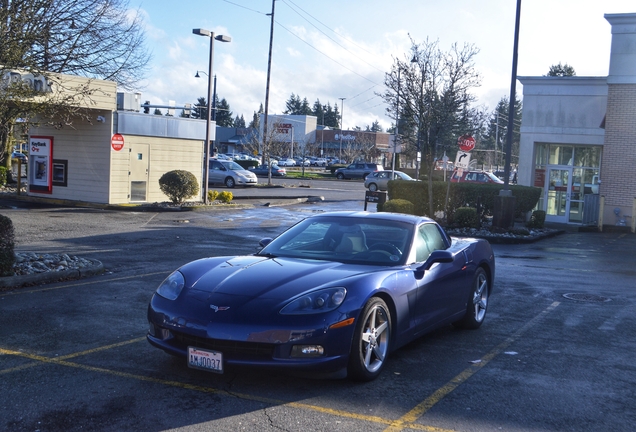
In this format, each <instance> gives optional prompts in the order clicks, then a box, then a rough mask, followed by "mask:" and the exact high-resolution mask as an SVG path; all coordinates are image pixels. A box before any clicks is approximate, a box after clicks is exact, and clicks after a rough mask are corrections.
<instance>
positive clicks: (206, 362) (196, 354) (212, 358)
mask: <svg viewBox="0 0 636 432" xmlns="http://www.w3.org/2000/svg"><path fill="white" fill-rule="evenodd" d="M188 367H191V368H194V369H203V370H206V371H210V372H216V373H223V353H220V352H218V351H207V350H202V349H200V348H194V347H188Z"/></svg>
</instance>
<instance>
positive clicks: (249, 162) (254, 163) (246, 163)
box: [234, 159, 260, 170]
mask: <svg viewBox="0 0 636 432" xmlns="http://www.w3.org/2000/svg"><path fill="white" fill-rule="evenodd" d="M234 162H236V163H237V164H239V165H240V166H242V167H243V169H246V170H248V169H250V168H256V167H257V166H259V165H260V162H259V161H255V160H243V159H239V160H235V161H234Z"/></svg>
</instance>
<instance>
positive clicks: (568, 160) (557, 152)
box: [548, 145, 574, 165]
mask: <svg viewBox="0 0 636 432" xmlns="http://www.w3.org/2000/svg"><path fill="white" fill-rule="evenodd" d="M573 151H574V149H573V148H572V147H570V146H559V145H551V146H550V157H549V159H548V163H549V164H551V165H572V153H573Z"/></svg>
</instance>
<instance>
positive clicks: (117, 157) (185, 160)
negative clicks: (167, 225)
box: [109, 135, 203, 204]
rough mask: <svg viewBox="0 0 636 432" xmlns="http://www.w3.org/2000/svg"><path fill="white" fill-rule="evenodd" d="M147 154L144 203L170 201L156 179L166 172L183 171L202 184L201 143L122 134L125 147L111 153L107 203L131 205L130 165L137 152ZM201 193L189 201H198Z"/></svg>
mask: <svg viewBox="0 0 636 432" xmlns="http://www.w3.org/2000/svg"><path fill="white" fill-rule="evenodd" d="M144 151H147V152H148V153H147V154H145V155H144V157H147V158H148V177H147V181H148V189H147V193H148V194H147V199H146V202H150V203H152V202H164V201H169V199H168V197H167V196H166V195H165V194H164V193H163V192H161V189H160V188H159V179H160V178H161V176H162V175H164V174H165V173H167V172H168V171H173V170H185V171H189V172H191V173H192V174H194V176H195V177H196V178H197V182H198V183H199V185H201V184H202V181H203V157H202V156H203V150H202V143H201V141H197V140H186V139H176V138H158V137H148V136H137V135H124V148H123V149H122V150H120V151H114V150H112V151H111V156H110V157H111V163H112V167H113V169H112V172H111V189H110V198H109V203H110V204H122V203H129V202H131V185H130V182H131V177H130V172H131V163H134V160H135V158H137V157H138V156H137V155H138V153H139V152H144ZM201 193H202V191H200V193H199V194H198V195H197V196H195V197H192V198H190V199H189V200H188V201H200V200H201Z"/></svg>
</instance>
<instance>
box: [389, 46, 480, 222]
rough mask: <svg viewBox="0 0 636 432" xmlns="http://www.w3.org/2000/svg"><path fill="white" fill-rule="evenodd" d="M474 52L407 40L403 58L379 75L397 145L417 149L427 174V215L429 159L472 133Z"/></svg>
mask: <svg viewBox="0 0 636 432" xmlns="http://www.w3.org/2000/svg"><path fill="white" fill-rule="evenodd" d="M478 52H479V51H478V50H477V48H475V47H474V46H473V45H469V44H465V45H463V46H462V47H459V46H458V45H457V44H454V45H452V46H451V48H450V49H449V50H448V51H446V52H444V51H442V50H441V49H440V48H439V46H438V42H430V41H428V40H426V41H425V42H423V43H421V44H417V43H415V42H414V41H413V40H412V41H411V52H410V53H409V54H407V55H405V60H400V59H397V58H396V59H395V60H394V64H393V67H392V70H391V72H389V73H388V74H386V76H385V85H386V87H387V89H386V91H385V92H384V93H383V94H381V96H382V97H383V98H384V100H385V101H386V102H387V103H388V104H389V106H390V107H392V108H390V109H393V110H395V107H396V106H400V119H399V123H398V126H399V132H400V134H401V135H403V139H402V143H403V144H404V145H406V146H407V147H408V149H407V150H406V153H407V154H408V153H410V152H411V151H413V150H415V151H418V150H419V151H420V152H421V154H422V168H423V169H426V171H427V172H428V179H429V183H428V191H429V215H430V216H432V215H433V200H432V198H433V193H432V189H433V184H432V174H433V170H434V169H435V160H436V158H438V157H439V156H441V155H440V154H438V153H439V150H440V147H442V146H444V145H445V144H448V143H452V142H457V137H459V136H461V135H464V134H467V133H471V134H472V133H474V132H475V130H474V128H475V124H474V123H475V122H473V121H472V120H471V116H472V115H476V114H477V111H475V110H474V109H473V108H471V106H470V105H471V103H472V102H474V101H475V97H474V95H472V94H471V90H472V89H473V88H475V87H478V86H479V85H480V77H479V74H478V73H477V70H476V69H475V66H474V57H475V56H476V55H477V53H478ZM406 59H409V60H406ZM398 89H399V92H398ZM398 96H399V98H398ZM393 118H395V114H393ZM413 147H415V149H413ZM409 150H410V151H409Z"/></svg>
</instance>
